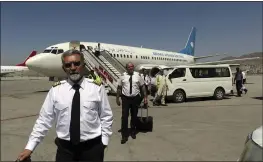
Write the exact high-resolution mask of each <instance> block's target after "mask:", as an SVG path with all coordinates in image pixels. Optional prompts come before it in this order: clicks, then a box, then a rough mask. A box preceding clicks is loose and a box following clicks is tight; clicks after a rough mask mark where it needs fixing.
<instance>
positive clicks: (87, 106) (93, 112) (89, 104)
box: [83, 101, 98, 121]
mask: <svg viewBox="0 0 263 162" xmlns="http://www.w3.org/2000/svg"><path fill="white" fill-rule="evenodd" d="M83 107H84V109H83V110H84V120H88V121H95V120H97V118H98V103H97V102H96V101H84V103H83Z"/></svg>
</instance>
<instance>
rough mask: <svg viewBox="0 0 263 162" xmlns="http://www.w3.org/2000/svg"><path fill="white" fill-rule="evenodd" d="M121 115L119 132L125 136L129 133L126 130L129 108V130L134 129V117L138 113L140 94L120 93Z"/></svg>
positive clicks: (135, 117)
mask: <svg viewBox="0 0 263 162" xmlns="http://www.w3.org/2000/svg"><path fill="white" fill-rule="evenodd" d="M121 99H122V117H121V132H122V136H125V137H127V136H128V135H129V134H128V133H129V132H128V118H129V110H130V113H131V121H130V126H131V131H135V130H136V125H135V124H136V119H137V114H138V107H139V104H140V101H141V97H140V95H137V96H135V97H127V96H124V95H122V97H121Z"/></svg>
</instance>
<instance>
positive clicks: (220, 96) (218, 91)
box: [214, 88, 225, 100]
mask: <svg viewBox="0 0 263 162" xmlns="http://www.w3.org/2000/svg"><path fill="white" fill-rule="evenodd" d="M224 96H225V91H224V89H223V88H217V89H216V90H215V92H214V98H215V99H216V100H222V99H223V98H224Z"/></svg>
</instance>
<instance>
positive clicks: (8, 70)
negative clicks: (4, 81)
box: [1, 66, 29, 76]
mask: <svg viewBox="0 0 263 162" xmlns="http://www.w3.org/2000/svg"><path fill="white" fill-rule="evenodd" d="M28 70H29V69H28V67H26V66H1V76H2V75H6V74H10V73H15V72H24V71H28Z"/></svg>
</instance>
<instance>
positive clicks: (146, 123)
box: [136, 107, 153, 132]
mask: <svg viewBox="0 0 263 162" xmlns="http://www.w3.org/2000/svg"><path fill="white" fill-rule="evenodd" d="M144 109H146V110H147V116H146V117H143V116H142V111H143V110H144ZM140 114H141V116H137V120H136V130H137V131H139V132H152V130H153V117H152V116H148V107H146V108H141V113H140Z"/></svg>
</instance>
